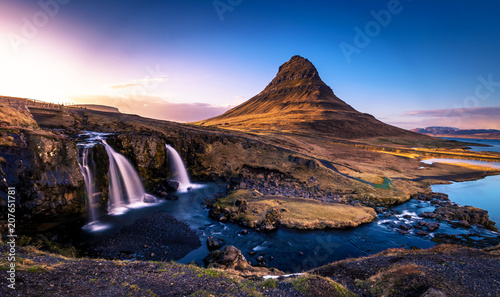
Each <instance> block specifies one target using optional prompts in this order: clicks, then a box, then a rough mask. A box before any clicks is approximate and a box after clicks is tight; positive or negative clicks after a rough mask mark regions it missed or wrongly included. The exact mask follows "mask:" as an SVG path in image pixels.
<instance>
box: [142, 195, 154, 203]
mask: <svg viewBox="0 0 500 297" xmlns="http://www.w3.org/2000/svg"><path fill="white" fill-rule="evenodd" d="M142 201H143V202H144V203H155V202H156V198H155V197H154V196H152V195H145V196H144V198H143V199H142Z"/></svg>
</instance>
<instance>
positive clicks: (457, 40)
mask: <svg viewBox="0 0 500 297" xmlns="http://www.w3.org/2000/svg"><path fill="white" fill-rule="evenodd" d="M499 13H500V2H499V1H497V0H483V1H472V0H471V1H463V0H462V1H460V0H454V1H444V0H441V1H439V0H435V1H424V0H413V1H412V0H400V1H398V0H352V1H340V0H334V1H314V0H313V1H307V2H306V1H294V0H287V1H281V0H278V1H269V0H253V1H250V0H215V1H214V0H198V1H194V0H182V1H138V0H137V1H136V0H133V1H132V0H131V1H127V0H122V1H96V0H86V1H82V0H40V1H35V0H31V1H30V0H0V95H4V96H15V97H24V98H32V99H40V100H44V101H50V102H65V103H88V104H90V103H92V104H106V105H112V106H115V107H118V108H119V109H120V110H121V111H122V112H126V113H134V114H139V115H142V116H147V117H153V118H158V119H166V120H173V121H179V122H191V121H197V120H202V119H205V118H209V117H212V116H216V115H219V114H221V113H223V112H224V111H226V110H228V109H229V108H231V107H234V106H236V105H238V104H241V103H243V102H244V101H246V100H248V99H250V98H251V97H253V96H254V95H256V94H258V93H259V92H260V91H262V90H263V89H264V88H265V86H266V85H267V84H268V83H269V82H270V81H271V80H272V78H273V77H274V76H275V75H276V73H277V71H278V67H279V66H280V65H281V64H283V63H284V62H286V61H288V60H289V59H290V58H291V57H292V56H293V55H301V56H303V57H305V58H307V59H309V60H310V61H311V62H312V63H313V64H314V65H315V66H316V68H317V69H318V71H319V74H320V76H321V78H322V79H323V81H324V82H325V83H326V84H328V85H329V86H330V87H331V88H332V89H333V91H334V92H335V94H336V95H337V96H338V97H339V98H341V99H342V100H344V101H346V102H347V103H348V104H350V105H351V106H353V107H354V108H356V109H357V110H359V111H361V112H365V113H370V114H372V115H374V116H375V117H376V118H378V119H379V120H382V121H384V122H386V123H390V124H393V125H396V126H399V127H403V128H407V129H411V128H416V127H426V126H436V125H438V126H452V127H458V128H463V129H467V128H490V129H500V55H499V54H498V53H500V18H499V17H498V15H499Z"/></svg>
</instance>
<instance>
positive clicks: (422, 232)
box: [417, 230, 429, 236]
mask: <svg viewBox="0 0 500 297" xmlns="http://www.w3.org/2000/svg"><path fill="white" fill-rule="evenodd" d="M417 235H421V236H426V235H429V233H427V232H425V231H423V230H419V231H417Z"/></svg>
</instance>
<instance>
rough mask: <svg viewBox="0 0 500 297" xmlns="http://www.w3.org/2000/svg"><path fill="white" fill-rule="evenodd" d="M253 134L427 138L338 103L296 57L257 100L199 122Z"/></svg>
mask: <svg viewBox="0 0 500 297" xmlns="http://www.w3.org/2000/svg"><path fill="white" fill-rule="evenodd" d="M196 124H198V125H203V126H219V127H221V128H225V129H231V130H240V131H246V132H254V133H274V132H281V133H283V132H284V133H297V134H310V133H315V134H320V135H324V136H329V137H334V138H346V139H356V138H368V137H378V136H407V137H409V136H411V137H416V138H422V135H419V134H416V133H413V132H410V131H407V130H403V129H400V128H397V127H394V126H390V125H387V124H385V123H382V122H380V121H378V120H377V119H375V118H374V117H373V116H371V115H369V114H366V113H361V112H358V111H357V110H355V109H354V108H352V107H351V106H350V105H348V104H347V103H345V102H344V101H342V100H341V99H339V98H338V97H337V96H335V94H334V93H333V91H332V89H331V88H330V87H329V86H327V85H326V84H325V83H324V82H323V81H322V80H321V78H320V76H319V74H318V71H317V70H316V68H315V67H314V65H313V64H312V63H311V62H310V61H309V60H307V59H305V58H302V57H300V56H294V57H292V58H291V59H290V61H288V62H286V63H285V64H283V65H282V66H281V67H280V68H279V71H278V74H277V75H276V77H275V78H274V79H273V80H272V81H271V83H269V84H268V85H267V87H266V88H265V89H264V90H263V91H262V92H260V93H259V94H258V95H256V96H255V97H253V98H251V99H249V100H248V101H246V102H244V103H243V104H241V105H239V106H237V107H235V108H233V109H231V110H229V111H227V112H226V113H224V114H222V115H220V116H217V117H214V118H211V119H208V120H204V121H200V122H197V123H196Z"/></svg>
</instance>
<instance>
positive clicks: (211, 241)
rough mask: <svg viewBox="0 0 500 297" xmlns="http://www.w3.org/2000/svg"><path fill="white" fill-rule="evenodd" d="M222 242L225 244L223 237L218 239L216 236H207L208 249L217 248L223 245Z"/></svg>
mask: <svg viewBox="0 0 500 297" xmlns="http://www.w3.org/2000/svg"><path fill="white" fill-rule="evenodd" d="M224 244H225V241H224V240H223V239H220V238H217V237H214V236H209V237H208V238H207V247H208V250H209V251H213V250H218V249H220V248H221V247H222V246H224Z"/></svg>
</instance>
